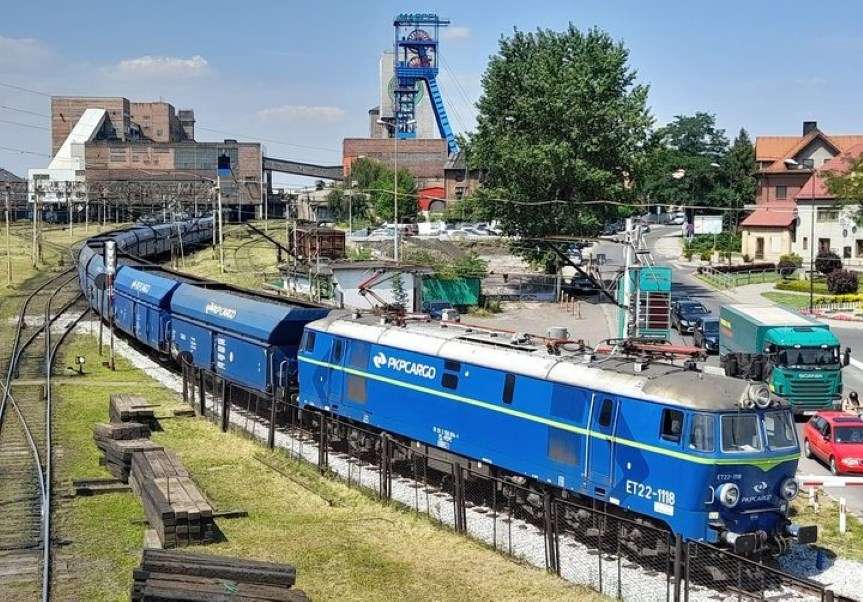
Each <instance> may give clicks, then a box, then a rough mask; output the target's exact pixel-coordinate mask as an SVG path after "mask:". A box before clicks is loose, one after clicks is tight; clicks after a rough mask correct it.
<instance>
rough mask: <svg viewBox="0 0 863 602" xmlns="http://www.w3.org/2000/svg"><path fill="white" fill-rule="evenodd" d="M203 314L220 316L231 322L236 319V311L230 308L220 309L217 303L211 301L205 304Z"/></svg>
mask: <svg viewBox="0 0 863 602" xmlns="http://www.w3.org/2000/svg"><path fill="white" fill-rule="evenodd" d="M204 313H207V314H212V315H214V316H221V317H223V318H225V319H227V320H233V319H234V318H236V317H237V310H236V309H232V308H230V307H222V306H221V305H219V304H218V303H214V302H212V301H210V302H209V303H207V307H205V308H204Z"/></svg>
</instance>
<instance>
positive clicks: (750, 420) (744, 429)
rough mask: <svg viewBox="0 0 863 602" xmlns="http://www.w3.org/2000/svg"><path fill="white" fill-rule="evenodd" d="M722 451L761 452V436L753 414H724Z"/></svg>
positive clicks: (756, 418) (755, 416) (756, 417)
mask: <svg viewBox="0 0 863 602" xmlns="http://www.w3.org/2000/svg"><path fill="white" fill-rule="evenodd" d="M721 424H722V451H724V452H755V451H761V434H760V430H759V428H758V416H757V415H755V414H733V415H732V414H726V415H725V416H723V417H722V421H721Z"/></svg>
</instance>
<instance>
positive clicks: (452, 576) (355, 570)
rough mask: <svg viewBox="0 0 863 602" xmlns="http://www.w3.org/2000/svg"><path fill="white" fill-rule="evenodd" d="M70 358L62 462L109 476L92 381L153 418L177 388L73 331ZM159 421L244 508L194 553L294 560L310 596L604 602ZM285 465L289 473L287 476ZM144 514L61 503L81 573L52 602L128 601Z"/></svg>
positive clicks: (334, 485) (61, 413)
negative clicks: (128, 394)
mask: <svg viewBox="0 0 863 602" xmlns="http://www.w3.org/2000/svg"><path fill="white" fill-rule="evenodd" d="M77 354H83V355H86V356H87V358H88V360H89V361H88V363H87V369H88V374H86V375H85V376H83V377H80V382H79V383H78V384H75V385H61V386H58V389H57V391H58V393H57V398H58V399H62V401H60V402H58V410H57V417H56V424H57V441H58V442H60V443H61V444H62V454H58V455H59V456H60V461H59V465H60V470H61V473H62V474H63V476H64V478H66V479H71V478H77V477H79V476H104V475H106V474H107V472H106V471H105V469H104V468H101V467H99V466H98V465H97V461H98V451H97V450H96V447H95V445H94V444H93V442H92V432H91V429H92V424H93V423H94V422H98V421H101V420H105V419H106V417H107V405H108V393H109V392H110V391H111V390H112V389H111V388H106V387H98V386H91V387H87V386H86V385H87V384H89V383H92V384H94V385H95V384H98V383H104V382H105V381H106V380H107V381H109V382H118V383H119V382H122V383H124V384H122V385H119V384H118V386H117V388H116V390H118V391H127V390H134V391H136V392H138V393H141V394H142V395H145V396H147V397H148V398H149V399H150V400H151V401H153V402H157V403H161V404H162V406H161V407H160V408H159V410H158V414H160V415H163V414H168V413H169V412H170V409H171V408H172V406H173V405H174V404H176V403H177V402H178V397H177V396H176V395H175V394H173V393H172V392H170V391H168V390H167V389H164V388H162V387H161V386H159V385H157V383H155V381H152V380H151V379H150V378H149V377H147V376H146V375H144V374H143V373H142V372H140V371H138V370H137V369H134V368H132V367H131V366H130V365H129V364H128V363H127V362H126V361H124V360H122V358H119V359H118V362H117V368H118V370H117V372H116V373H111V372H110V371H108V370H107V369H105V368H103V367H102V366H101V365H100V363H99V362H98V355H97V353H96V348H95V341H93V339H91V338H90V337H89V336H78V337H76V338H74V339H73V340H72V341H71V342H70V344H69V345H68V347H67V348H66V351H65V355H66V357H67V358H69V360H71V357H72V356H73V355H77ZM67 363H68V360H67ZM76 382H77V381H76ZM135 382H137V385H135V386H134V387H132V386H130V384H129V383H135ZM154 385H155V386H154ZM162 427H163V429H164V430H163V431H161V432H155V433H154V434H153V440H154V441H157V442H159V443H162V444H164V445H166V446H167V447H170V448H171V449H172V450H174V451H175V452H177V454H178V455H179V456H180V457H181V458H182V460H183V462H184V464H185V465H186V466H187V468H188V469H189V470H190V472H191V473H192V474H193V476H194V479H195V481H196V482H197V483H198V484H199V485H200V486H201V488H202V489H203V491H205V492H206V495H207V496H208V497H209V498H210V499H211V500H212V502H213V503H214V504H215V505H216V507H217V509H220V510H227V509H240V508H241V509H245V510H247V511H248V512H249V517H248V518H245V519H237V520H222V521H219V527H220V528H221V529H222V531H223V533H224V534H225V536H226V538H227V541H225V542H223V543H219V544H216V545H210V546H206V547H200V548H197V547H196V548H192V549H197V550H200V551H202V552H208V553H214V554H226V555H235V556H242V557H249V558H258V559H262V560H270V561H274V562H288V563H292V564H295V565H296V566H297V569H298V575H299V578H298V587H300V588H302V589H303V590H305V591H307V592H308V593H309V594H310V595H311V596H312V597H313V598H314V599H319V600H335V599H338V600H383V599H410V600H413V599H429V598H434V599H436V600H464V599H476V600H524V599H536V598H544V599H555V600H560V599H578V600H600V599H603V598H602V597H601V596H600V595H598V594H594V593H592V592H591V591H590V590H588V589H586V588H580V587H575V586H572V585H568V584H566V583H565V582H563V581H561V580H560V579H558V578H556V577H554V576H551V575H548V574H547V573H545V572H544V571H542V570H539V569H535V568H533V567H527V566H522V565H520V564H517V563H514V562H512V561H511V560H509V559H507V558H506V557H504V556H502V555H500V554H498V553H496V552H494V551H491V550H489V549H488V548H487V547H486V546H484V545H482V544H480V543H476V542H473V541H470V540H469V539H467V538H465V537H462V536H459V535H456V534H454V533H453V532H452V531H450V530H448V529H446V528H441V527H439V526H436V525H435V524H433V523H432V522H430V521H429V520H427V519H426V518H424V517H423V516H416V515H414V514H412V513H410V512H408V511H405V510H403V509H401V508H398V507H394V506H384V505H382V504H380V503H379V502H377V501H376V500H373V499H371V498H369V497H367V496H366V495H365V494H363V493H361V492H360V491H358V490H356V489H353V488H349V487H347V486H345V485H343V484H341V483H339V482H336V481H332V480H329V479H326V478H323V477H321V476H320V475H319V474H318V472H317V471H316V470H315V469H314V467H312V466H309V465H307V464H304V463H300V462H295V461H293V460H290V459H288V458H286V457H285V456H284V455H282V453H281V452H269V451H267V450H266V449H265V448H264V447H263V446H261V445H259V444H257V443H255V442H253V441H251V440H249V439H246V438H245V437H242V436H239V435H236V434H232V433H228V434H225V433H221V432H220V431H219V430H218V428H217V427H216V426H215V425H214V424H212V423H210V422H209V421H206V420H203V419H196V418H185V419H171V420H164V421H163V422H162ZM258 458H260V459H258ZM261 460H263V461H264V462H266V463H268V464H275V465H277V466H278V468H279V471H277V470H273V469H271V468H268V467H267V466H265V464H264V463H262V462H261ZM280 471H281V472H284V471H289V472H290V474H291V478H286V477H285V476H283V475H282V474H280ZM142 516H143V513H142V510H141V508H140V504H139V502H138V501H137V499H136V498H135V497H134V496H133V495H132V494H113V495H110V496H109V495H105V496H98V497H94V498H80V499H74V500H72V501H70V502H68V504H65V505H64V511H63V515H62V517H61V518H60V519H59V520H58V523H57V524H58V535H59V536H60V537H67V538H69V539H71V540H72V541H73V542H74V543H73V544H72V545H70V546H68V547H66V548H64V554H67V555H69V556H70V557H71V558H72V559H73V560H71V561H70V565H71V566H74V573H75V576H76V578H75V579H72V580H69V581H67V582H66V583H63V584H59V585H58V590H57V596H58V599H66V598H77V599H87V600H90V599H94V600H120V599H128V591H129V587H130V586H131V577H132V568H133V567H134V566H135V564H136V563H137V562H138V552H139V549H140V546H141V541H142V537H143V526H142V525H139V524H135V523H133V522H132V521H133V520H134V519H139V518H142Z"/></svg>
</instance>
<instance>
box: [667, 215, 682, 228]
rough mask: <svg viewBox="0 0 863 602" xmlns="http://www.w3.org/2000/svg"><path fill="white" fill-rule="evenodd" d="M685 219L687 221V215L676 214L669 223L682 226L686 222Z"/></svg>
mask: <svg viewBox="0 0 863 602" xmlns="http://www.w3.org/2000/svg"><path fill="white" fill-rule="evenodd" d="M685 221H686V216H685V215H675V216H674V217H672V218H671V220H670V221H669V222H668V223H669V224H673V225H675V226H682V225H683V222H685Z"/></svg>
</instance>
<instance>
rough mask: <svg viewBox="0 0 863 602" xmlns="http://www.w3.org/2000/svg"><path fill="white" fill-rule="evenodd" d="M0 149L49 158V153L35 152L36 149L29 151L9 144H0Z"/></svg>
mask: <svg viewBox="0 0 863 602" xmlns="http://www.w3.org/2000/svg"><path fill="white" fill-rule="evenodd" d="M0 150H5V151H8V152H10V153H18V154H21V155H36V156H37V157H48V158H49V159H50V158H51V155H48V154H45V153H37V152H36V151H30V150H26V149H23V148H13V147H11V146H0Z"/></svg>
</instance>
